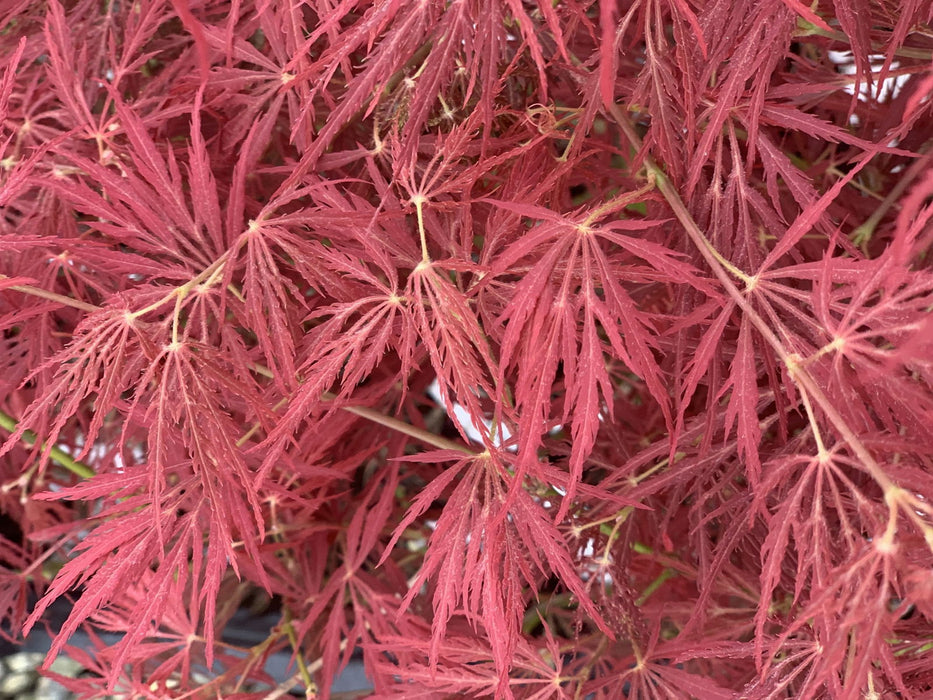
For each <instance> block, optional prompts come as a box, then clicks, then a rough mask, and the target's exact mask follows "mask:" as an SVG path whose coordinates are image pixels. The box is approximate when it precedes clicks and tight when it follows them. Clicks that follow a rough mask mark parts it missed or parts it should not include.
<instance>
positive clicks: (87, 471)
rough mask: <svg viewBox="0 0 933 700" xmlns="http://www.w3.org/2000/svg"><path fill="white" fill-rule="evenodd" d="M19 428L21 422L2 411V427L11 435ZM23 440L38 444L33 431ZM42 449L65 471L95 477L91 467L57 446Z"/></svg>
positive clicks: (88, 477) (24, 434)
mask: <svg viewBox="0 0 933 700" xmlns="http://www.w3.org/2000/svg"><path fill="white" fill-rule="evenodd" d="M18 426H19V421H17V420H16V419H15V418H14V417H13V416H11V415H10V414H9V413H4V412H3V411H0V427H2V428H4V429H5V430H7V431H9V432H11V433H14V432H16V428H17V427H18ZM21 439H22V441H23V442H25V443H26V444H27V445H30V446H31V445H35V444H36V434H35V433H34V432H33V431H31V430H27V431H25V432H24V433H23V435H22V438H21ZM42 449H43V451H44V450H48V451H49V457H51V458H52V461H54V462H56V463H58V464H60V465H61V466H63V467H64V468H65V469H67V470H68V471H70V472H71V473H72V474H74V475H75V476H80V477H81V478H82V479H90V478H91V477H92V476H94V473H95V472H94V470H93V469H91V467H89V466H88V465H87V464H85V463H84V462H79V461H78V460H76V459H74V458H73V457H72V456H71V455H69V454H68V453H67V452H65V451H64V450H63V449H61V448H60V447H56V446H55V445H53V446H52V447H51V449H50V448H48V446H47V445H46V444H45V443H43V444H42Z"/></svg>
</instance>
